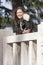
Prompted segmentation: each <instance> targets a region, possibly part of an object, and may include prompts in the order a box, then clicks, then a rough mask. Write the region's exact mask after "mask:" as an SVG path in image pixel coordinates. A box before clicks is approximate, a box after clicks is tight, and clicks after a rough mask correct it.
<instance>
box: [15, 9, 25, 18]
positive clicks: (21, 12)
mask: <svg viewBox="0 0 43 65" xmlns="http://www.w3.org/2000/svg"><path fill="white" fill-rule="evenodd" d="M23 14H24V12H23V11H22V9H18V10H17V13H16V15H17V17H18V18H19V19H21V18H22V17H23Z"/></svg>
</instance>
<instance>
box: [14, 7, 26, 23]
mask: <svg viewBox="0 0 43 65" xmlns="http://www.w3.org/2000/svg"><path fill="white" fill-rule="evenodd" d="M18 9H21V10H22V11H23V12H24V13H25V9H24V8H23V7H17V8H16V9H15V11H14V24H17V21H18V20H19V19H18V18H17V15H16V14H17V10H18Z"/></svg>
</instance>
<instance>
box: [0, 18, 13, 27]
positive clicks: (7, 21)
mask: <svg viewBox="0 0 43 65" xmlns="http://www.w3.org/2000/svg"><path fill="white" fill-rule="evenodd" d="M0 18H1V20H0V28H5V27H12V23H13V21H12V19H11V18H7V17H0Z"/></svg>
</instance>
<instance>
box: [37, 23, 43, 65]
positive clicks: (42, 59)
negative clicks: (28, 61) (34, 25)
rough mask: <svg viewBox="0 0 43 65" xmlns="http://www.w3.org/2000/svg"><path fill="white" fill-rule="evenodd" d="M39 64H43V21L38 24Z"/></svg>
mask: <svg viewBox="0 0 43 65" xmlns="http://www.w3.org/2000/svg"><path fill="white" fill-rule="evenodd" d="M38 32H39V33H40V34H38V38H37V65H43V23H41V24H39V25H38Z"/></svg>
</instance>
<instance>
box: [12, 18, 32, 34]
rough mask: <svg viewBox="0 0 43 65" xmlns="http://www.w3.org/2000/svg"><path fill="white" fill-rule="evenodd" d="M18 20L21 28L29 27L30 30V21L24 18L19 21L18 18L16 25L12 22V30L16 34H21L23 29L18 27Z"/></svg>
mask: <svg viewBox="0 0 43 65" xmlns="http://www.w3.org/2000/svg"><path fill="white" fill-rule="evenodd" d="M20 22H22V28H23V30H24V29H25V28H26V30H27V29H30V30H31V31H32V22H31V21H26V20H23V19H22V20H21V21H20V20H18V21H17V24H16V25H15V24H13V32H15V33H17V34H22V32H23V30H21V28H20ZM31 31H30V32H31Z"/></svg>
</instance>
